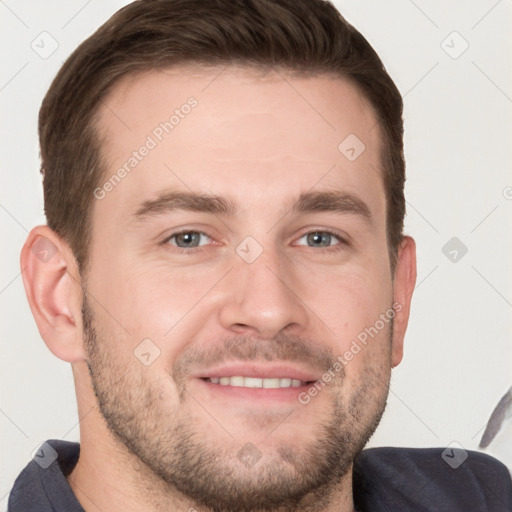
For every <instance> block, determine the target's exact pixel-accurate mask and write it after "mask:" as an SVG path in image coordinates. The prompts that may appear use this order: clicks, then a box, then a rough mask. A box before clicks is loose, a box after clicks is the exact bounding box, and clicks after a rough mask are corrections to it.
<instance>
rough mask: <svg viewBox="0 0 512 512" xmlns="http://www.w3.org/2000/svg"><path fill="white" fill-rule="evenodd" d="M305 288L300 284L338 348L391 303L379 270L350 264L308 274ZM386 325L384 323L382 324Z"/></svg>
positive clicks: (386, 278)
mask: <svg viewBox="0 0 512 512" xmlns="http://www.w3.org/2000/svg"><path fill="white" fill-rule="evenodd" d="M307 282H309V283H311V282H313V283H315V286H314V287H310V289H309V291H307V290H306V288H307V287H306V286H303V287H302V290H303V291H302V293H303V296H304V297H307V299H306V300H305V302H306V301H307V304H308V306H309V307H310V308H311V310H312V311H314V312H315V313H316V315H317V316H318V317H319V318H321V319H322V320H323V321H324V322H325V324H327V326H328V327H329V328H330V330H331V331H333V336H334V338H335V339H336V343H337V344H338V345H339V350H343V349H344V348H345V346H346V345H347V343H348V344H350V342H351V340H352V339H353V338H356V337H357V336H358V335H359V334H360V333H361V332H364V330H365V329H366V328H369V327H371V326H374V325H375V323H376V322H379V323H378V327H380V329H379V330H383V328H382V326H381V322H380V321H379V319H380V315H381V314H385V313H386V312H387V311H388V309H389V308H390V306H391V303H392V300H391V298H392V285H391V280H390V277H389V275H387V274H386V272H382V271H380V270H379V269H376V271H373V272H372V270H371V268H369V267H366V266H365V267H362V266H359V267H358V266H356V265H351V266H348V267H346V268H343V269H340V270H339V271H333V270H331V271H329V272H327V273H323V275H321V274H320V273H317V274H313V275H312V274H311V272H310V273H309V274H308V281H307ZM386 325H387V324H386Z"/></svg>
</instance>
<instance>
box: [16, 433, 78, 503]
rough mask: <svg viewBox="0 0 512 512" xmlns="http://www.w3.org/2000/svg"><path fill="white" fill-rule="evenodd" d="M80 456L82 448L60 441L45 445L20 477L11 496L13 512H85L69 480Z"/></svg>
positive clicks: (52, 441)
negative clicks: (68, 477) (62, 511)
mask: <svg viewBox="0 0 512 512" xmlns="http://www.w3.org/2000/svg"><path fill="white" fill-rule="evenodd" d="M79 455H80V445H79V444H78V443H71V442H67V441H60V440H57V439H49V440H48V441H46V442H44V443H43V444H42V445H41V446H40V447H39V448H38V450H37V451H36V452H35V453H34V457H33V459H32V460H31V461H30V462H29V463H28V464H27V466H26V467H25V469H23V471H22V472H21V473H20V475H19V476H18V478H17V479H16V481H15V482H14V486H13V488H12V490H11V492H10V494H9V502H8V511H9V512H18V511H19V512H21V511H23V512H32V511H33V512H36V511H37V512H55V511H56V510H66V512H84V511H83V508H82V507H81V506H80V504H79V503H78V501H77V500H76V498H75V496H74V494H73V491H72V490H71V487H70V486H69V484H68V482H67V480H66V476H67V475H68V474H69V473H70V472H71V471H72V469H73V468H74V466H75V464H76V462H77V461H78V457H79Z"/></svg>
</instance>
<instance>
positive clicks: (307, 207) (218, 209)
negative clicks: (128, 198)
mask: <svg viewBox="0 0 512 512" xmlns="http://www.w3.org/2000/svg"><path fill="white" fill-rule="evenodd" d="M176 210H186V211H193V212H199V213H211V214H213V215H219V216H226V217H234V216H235V215H236V214H237V212H238V211H239V207H238V204H237V202H236V201H235V200H234V199H232V198H229V197H222V196H218V195H213V194H198V193H195V192H177V191H168V192H163V193H161V194H160V195H159V196H157V197H156V198H155V199H150V200H146V201H144V202H143V203H142V204H141V205H140V207H139V208H138V209H137V211H136V212H135V213H134V215H132V218H131V220H132V221H133V222H141V221H144V220H147V219H149V218H152V217H157V216H160V215H164V214H167V213H171V212H173V211H176ZM291 211H292V212H293V213H320V212H335V213H341V214H352V215H358V216H360V217H362V218H364V219H365V220H367V221H369V222H371V220H372V215H371V212H370V208H369V207H368V205H367V204H366V203H365V202H364V201H363V200H362V199H360V198H359V197H357V196H355V195H353V194H350V193H346V192H305V193H303V194H301V195H300V196H299V198H298V200H297V201H296V202H295V203H294V204H293V206H292V209H291Z"/></svg>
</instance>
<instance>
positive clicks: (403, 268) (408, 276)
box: [392, 236, 416, 368]
mask: <svg viewBox="0 0 512 512" xmlns="http://www.w3.org/2000/svg"><path fill="white" fill-rule="evenodd" d="M415 285H416V244H415V242H414V239H413V238H411V237H410V236H405V237H404V238H403V240H402V242H401V244H400V247H399V250H398V261H397V264H396V269H395V276H394V286H393V290H394V305H393V307H394V309H395V318H394V323H393V346H392V366H393V368H394V367H395V366H398V365H399V364H400V362H401V360H402V357H403V349H404V337H405V331H406V330H407V324H408V322H409V313H410V309H411V299H412V294H413V291H414V287H415Z"/></svg>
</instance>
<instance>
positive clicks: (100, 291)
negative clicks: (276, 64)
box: [83, 67, 400, 511]
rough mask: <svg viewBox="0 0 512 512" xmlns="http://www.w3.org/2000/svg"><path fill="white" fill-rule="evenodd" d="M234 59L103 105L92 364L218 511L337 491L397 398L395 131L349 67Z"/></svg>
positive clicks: (117, 409) (126, 437)
mask: <svg viewBox="0 0 512 512" xmlns="http://www.w3.org/2000/svg"><path fill="white" fill-rule="evenodd" d="M221 71H222V69H215V70H209V71H207V70H203V71H198V70H195V71H194V70H190V69H188V70H184V69H181V70H173V71H166V72H156V71H153V72H150V73H147V74H144V75H140V76H137V77H130V79H126V80H124V81H123V82H121V83H119V84H118V85H117V86H116V88H115V89H114V90H113V92H112V93H111V95H110V96H109V98H108V99H107V101H106V104H107V105H108V108H104V109H103V110H102V111H101V118H100V122H99V125H98V127H99V130H100V133H101V134H102V137H103V157H104V160H105V162H106V164H107V167H108V171H107V173H106V175H105V178H104V181H103V182H102V183H101V184H100V188H99V189H97V190H96V192H95V195H96V197H97V199H96V200H95V201H94V206H93V219H92V220H93V235H92V245H91V248H90V266H89V270H88V273H87V276H86V277H87V279H86V289H87V293H86V294H85V295H84V306H83V314H84V334H85V342H86V347H87V352H88V365H89V370H90V374H91V379H92V385H93V387H94V390H95V392H96V395H97V397H98V399H99V403H100V409H101V412H102V414H103V416H104V418H105V420H106V424H107V425H108V427H109V429H110V432H113V433H114V436H115V437H114V439H115V440H116V442H119V443H121V445H122V446H125V447H126V448H127V450H128V451H129V452H130V453H131V454H133V456H134V459H136V460H137V461H138V463H139V464H140V467H142V468H144V471H145V472H146V473H147V474H151V475H153V476H155V477H157V478H158V479H159V480H160V481H161V482H162V483H163V484H164V485H166V486H168V487H169V488H170V489H174V490H177V491H178V492H180V493H183V495H186V496H188V497H190V498H192V499H194V500H195V501H196V502H197V503H198V504H200V505H207V506H210V507H212V508H213V509H214V510H219V511H220V510H229V509H233V508H236V509H237V510H244V511H249V510H267V509H268V510H270V509H277V507H283V510H284V509H285V507H287V506H290V507H291V506H292V505H293V504H296V503H300V502H301V500H303V499H305V496H307V495H310V496H311V493H312V492H313V490H314V489H316V490H317V491H316V498H315V499H316V500H317V502H318V503H321V499H322V494H327V492H328V490H329V489H331V488H332V487H333V486H335V485H336V482H338V481H339V480H340V478H341V477H342V476H343V475H344V474H345V473H346V472H347V471H348V470H349V469H350V468H351V463H352V460H353V458H354V456H355V455H356V454H357V453H358V452H359V451H360V450H361V449H362V447H363V446H364V444H365V443H366V441H367V440H368V438H369V436H371V434H372V433H373V431H374V429H375V427H376V426H377V423H378V421H379V419H380V417H381V415H382V412H383V410H384V406H385V401H386V396H387V391H388V383H389V375H390V369H391V366H392V359H393V356H392V354H393V334H392V324H393V317H394V315H395V311H394V309H393V279H392V275H391V271H390V262H389V256H388V247H387V241H386V240H387V239H386V220H385V219H386V200H385V193H384V188H383V181H382V171H381V164H380V151H381V142H380V135H379V131H378V128H376V118H375V116H374V114H373V112H372V110H371V108H370V107H369V105H368V104H367V102H366V101H365V100H364V98H363V97H362V96H361V94H360V93H359V92H358V91H357V89H356V88H355V87H354V86H352V85H351V84H349V83H348V82H346V81H344V80H341V79H335V78H329V77H323V76H316V77H309V78H298V77H292V76H290V75H289V74H284V73H281V74H277V73H275V72H270V73H264V72H262V71H255V70H248V69H240V68H234V67H229V68H227V69H225V70H224V71H222V72H221ZM219 73H220V74H219ZM351 134H352V135H351ZM347 137H349V138H348V139H347V141H346V142H343V141H344V140H345V139H346V138H347ZM355 137H357V139H359V142H358V140H357V139H356V138H355ZM340 143H341V145H340ZM361 143H363V144H364V150H363V151H362V152H361V149H362V148H363V146H362V145H361ZM143 147H145V148H146V149H142V148H143ZM351 148H353V149H354V150H353V151H352V149H351ZM354 156H356V158H354ZM119 169H124V172H122V171H119ZM114 175H115V177H114ZM107 182H108V183H110V185H108V184H107ZM91 297H94V300H93V299H92V298H91ZM394 307H395V309H396V308H397V304H395V305H394ZM398 307H400V305H398ZM254 386H255V387H254Z"/></svg>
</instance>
